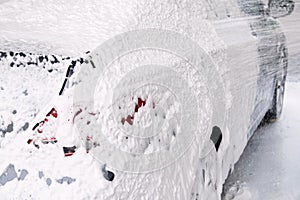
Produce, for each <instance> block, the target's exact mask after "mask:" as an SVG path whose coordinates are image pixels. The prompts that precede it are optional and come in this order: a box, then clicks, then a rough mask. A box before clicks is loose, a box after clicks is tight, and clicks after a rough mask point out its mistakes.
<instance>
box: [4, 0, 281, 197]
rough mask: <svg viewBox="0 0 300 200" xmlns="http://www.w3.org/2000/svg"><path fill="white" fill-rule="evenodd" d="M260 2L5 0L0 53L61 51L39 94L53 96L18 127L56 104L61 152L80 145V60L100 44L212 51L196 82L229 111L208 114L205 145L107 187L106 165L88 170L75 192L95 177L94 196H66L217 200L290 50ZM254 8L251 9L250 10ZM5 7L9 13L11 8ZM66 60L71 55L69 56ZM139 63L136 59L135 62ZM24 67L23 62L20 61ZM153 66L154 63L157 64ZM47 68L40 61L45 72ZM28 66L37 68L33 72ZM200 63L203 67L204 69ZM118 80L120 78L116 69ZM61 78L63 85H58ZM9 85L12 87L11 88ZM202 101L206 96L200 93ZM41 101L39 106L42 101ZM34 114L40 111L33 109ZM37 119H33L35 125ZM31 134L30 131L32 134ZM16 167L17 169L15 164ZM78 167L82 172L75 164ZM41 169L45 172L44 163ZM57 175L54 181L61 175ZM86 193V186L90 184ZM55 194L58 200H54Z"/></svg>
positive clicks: (83, 158) (81, 193)
mask: <svg viewBox="0 0 300 200" xmlns="http://www.w3.org/2000/svg"><path fill="white" fill-rule="evenodd" d="M249 2H250V1H249ZM257 2H258V1H252V0H251V2H250V3H248V4H243V3H241V1H234V0H228V1H221V0H207V1H184V2H181V3H177V2H176V1H174V2H159V1H150V0H144V1H130V2H123V1H117V0H113V1H108V0H102V1H89V2H83V1H76V2H74V3H73V4H72V5H71V4H70V3H69V2H67V1H63V2H59V4H57V2H55V1H53V2H51V3H49V4H47V5H46V6H44V5H41V4H43V3H42V2H38V1H22V2H20V3H19V4H14V3H11V2H10V1H8V2H5V3H3V4H1V5H0V11H1V12H0V17H1V20H0V26H1V27H3V29H1V30H0V47H1V48H3V49H2V51H3V52H9V51H16V52H23V51H24V52H27V53H29V52H31V53H34V54H35V55H37V56H34V55H33V56H31V57H34V58H33V59H36V60H37V59H38V58H39V55H41V54H43V55H45V54H46V55H49V54H52V55H59V56H57V57H59V62H58V64H57V65H54V67H53V66H52V67H53V69H54V70H55V71H56V72H57V76H56V78H54V77H53V76H51V75H50V76H49V77H47V76H46V77H44V79H45V80H50V81H49V82H48V83H47V84H46V83H45V86H44V88H43V90H42V92H41V93H47V95H48V96H46V99H51V98H52V100H51V101H49V100H42V101H41V99H42V98H41V97H39V96H38V95H36V93H32V94H31V95H35V96H32V98H33V97H34V98H36V99H37V100H36V102H35V103H34V104H32V105H29V108H21V109H24V111H26V110H30V112H28V113H27V114H23V116H22V117H21V120H19V121H18V122H15V124H17V123H20V124H21V123H23V122H24V120H25V119H26V120H30V121H32V122H31V124H30V125H31V126H32V127H33V126H34V125H35V123H38V122H40V121H41V120H43V119H44V117H45V115H46V114H47V113H48V112H49V110H50V109H51V108H52V107H56V108H57V110H58V111H59V120H60V121H59V123H58V124H59V125H57V124H56V125H49V126H50V130H55V131H57V132H58V133H59V136H58V137H60V139H59V142H58V144H57V145H58V147H57V148H61V147H62V146H67V145H74V144H76V145H78V146H80V142H79V136H78V135H79V133H78V132H76V130H74V129H75V127H74V126H73V124H72V123H71V121H72V120H71V119H72V118H73V116H74V115H75V113H74V111H73V110H72V106H73V104H72V103H73V102H72V99H73V90H74V88H75V87H76V84H77V83H76V76H77V75H78V73H79V72H80V67H81V66H84V65H85V64H84V63H81V62H80V58H82V59H84V60H88V61H90V60H92V61H93V59H97V58H91V57H90V56H91V55H92V56H94V55H95V54H94V52H97V47H98V46H99V45H100V44H102V43H104V42H105V41H107V40H108V39H110V38H112V37H115V36H116V35H118V34H121V33H124V32H125V33H127V32H129V31H134V30H147V29H156V30H168V31H173V32H176V33H179V34H181V35H183V36H186V37H188V38H191V40H193V41H195V43H196V44H197V45H198V46H200V47H201V48H202V50H203V55H204V54H206V55H205V56H203V57H207V59H209V60H210V61H211V62H212V63H213V66H214V68H213V69H211V70H210V69H208V70H207V71H206V72H207V74H201V75H200V76H201V77H203V80H206V81H207V82H206V84H211V86H210V87H211V88H214V87H216V89H215V91H218V90H219V91H220V93H219V94H220V95H218V94H216V92H215V91H214V92H212V91H210V92H211V93H212V94H214V95H211V98H213V99H214V100H212V102H213V101H218V102H222V106H220V110H223V109H221V107H224V108H225V111H224V112H223V111H222V112H220V111H219V112H218V110H217V108H215V107H213V110H214V113H213V114H212V115H211V116H212V118H211V119H210V118H209V119H208V122H209V125H210V126H211V127H209V129H208V130H207V132H206V133H201V134H204V135H205V138H206V140H205V141H200V142H199V141H197V139H196V140H195V142H194V143H192V145H191V146H190V148H188V149H187V151H186V152H185V153H184V156H182V157H180V158H178V160H176V162H174V163H173V164H171V165H169V166H167V167H165V168H163V169H161V170H158V171H157V170H156V171H153V172H150V173H140V174H136V173H126V172H122V171H118V170H115V169H114V168H113V167H112V168H111V169H110V170H112V171H113V172H114V173H115V179H114V181H113V184H110V183H108V182H107V181H106V180H104V178H102V179H101V178H99V177H101V176H100V175H99V174H101V173H102V172H101V170H100V164H98V165H97V164H93V165H91V168H89V170H87V171H88V172H92V173H95V174H96V175H95V176H94V177H90V176H91V175H90V174H88V173H86V174H84V175H83V174H76V172H74V173H73V174H74V176H76V184H77V183H78V184H77V185H75V186H72V187H74V188H75V189H76V190H78V189H79V188H80V187H81V186H82V185H84V184H85V179H86V178H89V179H90V180H89V181H90V182H93V181H94V182H98V181H99V184H100V185H101V187H99V188H97V187H93V188H92V189H91V190H90V191H89V192H87V193H88V194H86V193H85V191H82V190H81V191H78V193H74V194H70V196H69V197H77V198H82V199H83V198H100V199H139V198H143V199H189V198H191V199H220V195H221V192H222V184H223V183H224V181H225V179H226V177H227V175H228V173H229V172H230V171H231V170H232V169H233V166H234V163H236V162H237V160H238V159H239V157H240V155H241V153H242V151H243V149H244V148H245V146H246V144H247V141H248V139H249V137H250V135H251V134H252V133H253V131H254V129H256V127H257V126H258V123H259V122H260V121H261V119H262V117H263V115H264V114H265V112H266V111H267V110H268V109H269V108H270V106H271V103H272V97H273V96H272V95H273V89H274V87H275V86H274V81H273V80H274V78H275V77H274V74H276V72H277V71H279V70H280V69H279V68H275V69H274V68H272V67H273V66H276V64H277V61H276V60H277V59H279V57H278V56H279V55H280V52H279V51H278V49H279V47H280V46H281V45H284V43H285V40H284V37H283V36H282V34H281V31H280V29H279V28H278V24H277V21H275V20H274V19H272V18H269V17H267V16H263V15H262V13H260V11H261V7H259V6H257V5H260V4H257ZM251 3H254V4H253V5H254V6H253V5H252V4H251ZM9 6H11V8H10V9H7V8H9ZM25 8H26V11H24V10H25ZM37 8H38V9H37ZM249 9H250V11H249ZM251 9H254V11H253V10H251ZM23 11H24V12H23ZM200 11H201V12H200ZM45 13H47V14H45ZM14 14H15V15H14ZM249 14H250V15H249ZM270 47H271V48H270ZM86 51H91V52H92V53H91V54H90V53H87V54H86V53H84V52H86ZM277 53H278V54H277ZM146 55H148V54H146ZM150 55H152V54H150ZM67 56H72V57H71V58H70V59H69V60H66V57H67ZM29 57H30V56H29ZM49 57H50V56H49ZM136 57H137V56H136ZM134 59H135V57H132V60H134ZM273 59H275V61H274V62H273V61H272V60H273ZM74 60H76V64H75V65H73V64H72V61H74ZM77 61H78V62H77ZM94 61H95V60H94ZM10 62H14V61H13V58H5V59H3V60H2V65H3V67H6V68H5V73H7V74H6V75H9V76H11V77H14V73H15V71H12V70H16V71H17V70H18V69H15V68H7V64H9V63H10ZM21 62H24V60H22V59H21ZM148 62H150V61H148ZM46 63H47V62H46ZM141 63H143V62H141ZM145 63H146V64H147V62H145ZM145 63H143V64H145ZM150 63H151V64H153V63H155V61H153V62H152V61H151V62H150ZM43 65H44V64H41V67H42V66H43ZM49 65H50V64H49ZM87 65H91V64H90V63H88V64H87ZM26 67H27V68H28V69H29V70H31V69H30V67H29V66H27V65H26ZM38 67H39V65H38ZM197 67H199V71H201V70H202V68H205V65H204V66H197ZM50 68H51V66H50ZM70 69H72V71H73V70H74V74H73V75H72V77H71V75H70V76H69V75H68V74H69V72H68V71H67V70H69V71H70ZM40 70H41V71H42V72H33V73H32V74H31V75H30V76H35V75H34V73H38V74H39V75H38V77H36V78H37V79H39V77H40V73H44V71H45V69H40ZM43 70H44V71H43ZM201 72H202V71H201ZM46 73H47V72H46ZM116 74H117V75H119V76H120V74H118V72H116ZM212 74H213V75H214V76H212ZM65 75H66V76H67V77H65ZM57 77H59V78H58V79H59V80H61V81H57ZM205 77H206V78H205ZM18 78H20V79H19V81H20V82H24V80H26V79H28V77H18ZM64 78H66V79H65V81H66V84H64V85H63V88H62V91H63V92H62V93H61V95H59V94H58V92H59V90H61V88H59V87H61V85H62V83H63V81H62V80H63V79H64ZM214 79H215V80H216V81H214ZM208 80H209V81H208ZM51 81H52V82H54V83H55V84H54V85H55V86H53V85H52V84H53V83H51ZM214 84H215V85H214ZM59 85H60V86H59ZM5 87H8V88H9V87H10V86H9V85H8V84H7V85H5ZM32 87H33V88H34V86H32ZM49 88H51V89H49ZM53 88H55V89H53ZM207 88H209V87H208V86H207ZM56 91H57V92H56ZM223 93H224V95H223ZM18 96H19V91H12V92H10V94H7V96H5V95H3V96H2V97H1V98H2V99H1V100H2V101H5V102H9V101H10V99H11V98H13V97H18ZM199 99H202V98H201V97H200V96H199ZM19 101H22V98H19ZM39 102H42V103H40V105H37V104H38V103H39ZM14 104H15V105H14V107H17V105H18V104H17V103H15V102H14ZM28 104H29V103H28ZM210 105H212V106H214V103H211V102H210ZM3 107H4V108H6V106H3ZM33 109H36V110H34V111H32V110H33ZM35 115H37V116H36V117H35V119H33V116H35ZM74 118H75V117H74ZM74 118H73V119H74ZM33 121H34V122H33ZM214 126H218V127H220V129H221V131H222V141H221V143H220V147H219V149H218V151H216V149H215V147H214V144H213V142H212V141H211V140H210V139H209V136H210V134H211V130H212V128H213V127H214ZM53 127H55V128H53ZM27 133H28V135H30V134H31V133H32V131H28V132H27ZM16 137H17V136H16ZM27 137H29V136H27ZM199 144H201V145H199ZM25 146H26V147H25ZM22 148H24V149H26V148H28V147H27V144H25V143H24V145H23V147H22ZM0 151H1V149H0ZM4 152H5V151H3V153H4ZM76 154H78V156H79V157H78V158H77V159H81V162H89V161H90V159H91V158H90V156H88V155H89V154H86V153H85V152H84V151H83V150H79V151H78V152H76V153H75V154H74V155H76ZM35 155H39V152H35ZM203 155H204V156H203ZM37 157H38V156H37ZM30 159H33V161H32V162H33V163H34V162H35V161H36V160H35V159H34V158H30ZM60 161H61V160H60ZM7 162H10V161H6V162H3V163H1V168H5V165H6V164H7ZM11 162H14V163H17V161H15V160H13V161H11ZM53 162H55V160H54V161H53ZM21 164H22V163H19V165H21ZM82 166H86V165H82ZM109 167H110V166H108V168H109ZM58 168H59V163H57V166H56V168H54V169H56V170H58ZM75 168H76V169H81V167H79V166H77V167H75ZM43 169H45V170H49V169H48V168H47V167H45V166H44V168H43ZM62 170H63V173H67V169H66V168H62ZM52 173H53V178H54V177H57V176H58V174H59V173H58V172H52ZM60 174H61V173H60ZM30 184H32V183H30ZM25 187H26V185H24V184H23V185H21V186H20V188H22V189H24V188H25ZM87 187H88V185H87V184H86V185H85V186H84V188H87ZM42 188H43V187H42ZM0 190H1V186H0ZM42 190H44V188H43V189H42ZM124 191H126V192H124ZM36 192H38V191H36ZM21 193H22V192H20V194H21ZM56 195H57V196H56V197H59V195H58V194H56ZM72 195H73V196H72Z"/></svg>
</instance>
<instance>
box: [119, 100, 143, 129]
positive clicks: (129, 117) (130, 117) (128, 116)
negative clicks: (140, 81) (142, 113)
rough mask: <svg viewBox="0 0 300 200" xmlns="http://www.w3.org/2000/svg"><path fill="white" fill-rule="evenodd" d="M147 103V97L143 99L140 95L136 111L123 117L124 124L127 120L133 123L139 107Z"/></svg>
mask: <svg viewBox="0 0 300 200" xmlns="http://www.w3.org/2000/svg"><path fill="white" fill-rule="evenodd" d="M132 99H133V98H132ZM145 105H146V99H145V100H143V99H141V98H140V97H139V98H138V102H137V103H136V104H135V108H134V113H133V114H132V115H127V118H125V117H123V118H122V119H121V123H122V124H123V125H124V124H125V122H127V123H128V124H130V125H132V124H133V120H134V114H135V113H137V112H138V111H139V109H140V108H141V107H143V106H145Z"/></svg>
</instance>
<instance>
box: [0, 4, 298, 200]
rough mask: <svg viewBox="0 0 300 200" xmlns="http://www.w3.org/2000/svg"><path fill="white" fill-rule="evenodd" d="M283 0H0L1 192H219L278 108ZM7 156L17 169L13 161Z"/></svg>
mask: <svg viewBox="0 0 300 200" xmlns="http://www.w3.org/2000/svg"><path fill="white" fill-rule="evenodd" d="M293 8H294V4H293V1H280V2H279V3H278V4H276V2H275V3H274V1H269V2H268V3H266V4H264V3H263V2H261V1H260V0H205V1H196V0H187V1H175V0H174V1H154V0H142V1H140V0H133V1H118V0H101V1H96V0H89V1H79V0H78V1H73V2H72V3H71V2H68V1H49V2H44V1H43V2H41V1H37V0H30V1H5V2H2V3H0V26H1V29H0V66H1V72H2V76H1V85H0V87H1V88H0V89H1V90H0V91H1V95H0V98H1V102H2V103H1V105H0V109H1V114H0V123H1V124H0V133H1V138H0V142H1V145H0V157H1V158H2V159H3V160H2V162H0V170H2V171H3V173H2V175H1V176H0V193H1V194H3V195H2V197H3V198H4V199H11V198H17V199H44V198H46V197H50V195H51V197H52V198H54V199H70V198H73V199H220V198H221V193H222V185H223V183H224V181H225V179H226V177H227V176H228V174H229V173H230V172H231V171H232V170H233V168H234V164H235V163H236V161H237V160H238V159H239V157H240V155H241V153H242V152H243V149H244V148H245V146H246V144H247V141H248V140H249V138H250V137H251V135H252V134H253V132H254V131H255V129H256V128H257V127H258V125H259V124H260V123H261V121H262V120H264V121H268V122H270V121H274V120H276V119H278V118H279V117H280V114H281V110H282V102H283V95H284V84H285V78H286V73H287V47H286V41H285V36H284V33H283V32H282V30H281V28H280V24H279V22H278V21H277V19H276V18H277V17H280V16H284V15H286V14H289V13H291V12H292V10H293ZM17 169H18V170H17Z"/></svg>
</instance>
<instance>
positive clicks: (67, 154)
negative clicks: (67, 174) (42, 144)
mask: <svg viewBox="0 0 300 200" xmlns="http://www.w3.org/2000/svg"><path fill="white" fill-rule="evenodd" d="M73 154H74V153H65V157H68V156H72V155H73Z"/></svg>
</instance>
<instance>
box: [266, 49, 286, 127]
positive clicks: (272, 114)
mask: <svg viewBox="0 0 300 200" xmlns="http://www.w3.org/2000/svg"><path fill="white" fill-rule="evenodd" d="M281 52H282V55H281V60H280V65H282V66H281V67H282V68H283V70H282V71H281V72H280V73H279V74H277V75H276V77H275V88H274V94H273V100H272V106H271V108H270V110H268V112H267V113H266V115H265V119H264V121H265V122H270V123H272V122H275V121H277V120H278V119H279V118H280V116H281V113H282V107H283V100H284V92H285V81H286V76H287V66H288V62H287V50H286V48H283V49H282V51H281Z"/></svg>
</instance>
